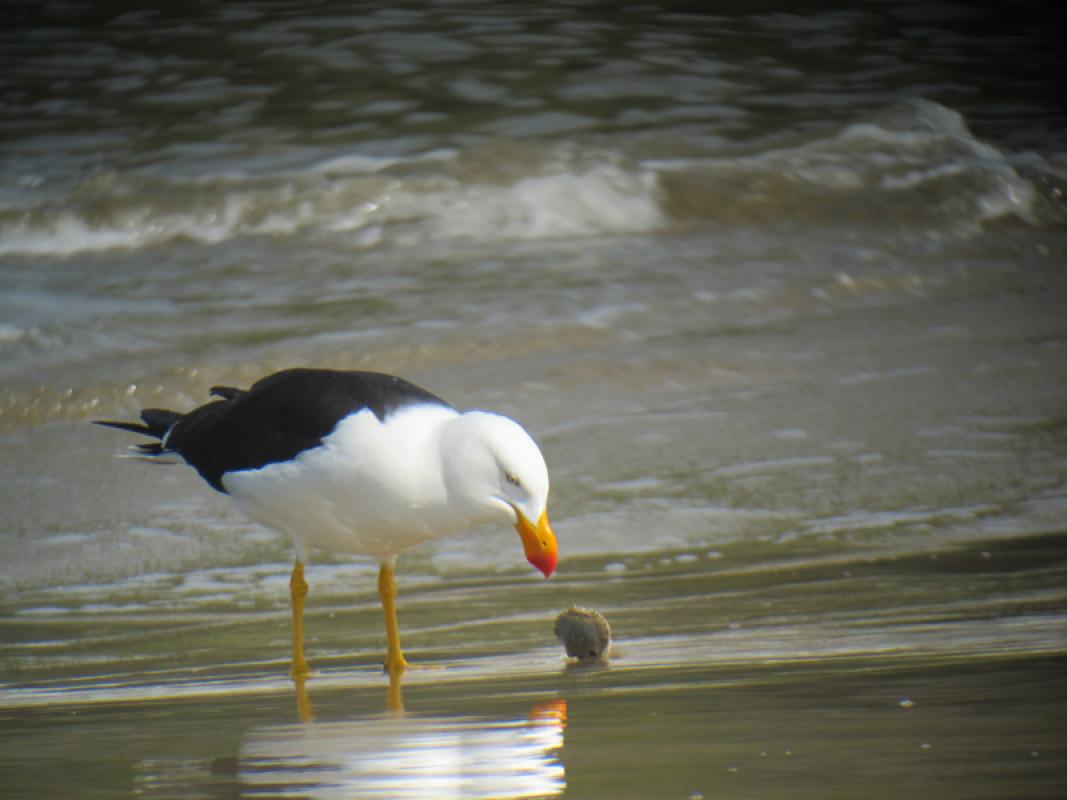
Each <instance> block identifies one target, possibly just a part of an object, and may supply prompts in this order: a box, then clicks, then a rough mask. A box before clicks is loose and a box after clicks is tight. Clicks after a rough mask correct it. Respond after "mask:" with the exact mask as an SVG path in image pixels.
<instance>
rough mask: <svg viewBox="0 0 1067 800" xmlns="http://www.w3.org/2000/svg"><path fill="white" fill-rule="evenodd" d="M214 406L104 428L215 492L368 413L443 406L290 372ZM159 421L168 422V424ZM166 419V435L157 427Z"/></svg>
mask: <svg viewBox="0 0 1067 800" xmlns="http://www.w3.org/2000/svg"><path fill="white" fill-rule="evenodd" d="M212 394H215V395H218V396H221V397H222V398H223V399H221V400H215V401H212V402H210V403H207V404H206V405H202V406H200V407H199V408H196V409H193V410H192V411H190V412H189V413H188V414H184V415H179V414H177V413H175V412H172V411H168V412H164V411H161V410H159V409H146V410H145V411H144V412H142V414H141V417H142V419H143V420H144V422H145V424H144V425H137V424H135V423H126V422H101V423H100V424H102V425H108V426H110V427H113V428H120V429H121V430H127V431H132V432H134V433H141V434H145V435H149V436H154V437H156V438H158V439H161V440H164V441H163V443H162V445H142V449H144V450H145V451H146V452H148V453H156V452H160V453H162V452H164V451H173V452H176V453H178V454H179V455H181V457H182V458H183V459H185V461H186V462H187V463H189V464H190V465H192V466H193V467H194V468H195V469H196V471H197V472H199V473H200V475H201V477H203V478H204V480H206V481H207V482H208V483H209V484H211V486H212V487H213V488H215V489H217V490H218V491H220V492H225V491H226V489H225V487H224V486H223V485H222V477H223V475H225V474H226V473H227V472H235V471H238V470H245V469H259V468H260V467H265V466H267V465H268V464H274V463H277V462H279V461H288V460H290V459H292V458H295V457H296V456H297V455H299V454H300V453H302V452H304V451H305V450H309V449H311V448H313V447H317V446H319V445H320V444H321V443H322V439H323V438H324V437H326V436H328V435H329V434H330V433H331V432H332V431H333V429H334V427H336V425H337V423H338V422H340V421H341V420H342V419H344V418H345V417H347V416H349V415H350V414H353V413H356V412H358V411H361V410H364V409H369V410H370V411H371V412H373V413H374V415H375V416H376V417H378V419H381V420H384V419H385V418H386V417H387V416H388V415H389V414H391V413H392V412H393V411H395V410H397V409H398V408H402V407H404V406H408V405H421V404H427V405H441V406H445V407H449V406H448V404H447V403H445V402H444V401H443V400H441V398H439V397H437V396H436V395H433V394H431V393H430V392H428V391H426V390H425V389H421V388H419V387H418V386H416V385H415V384H413V383H409V382H408V381H405V380H404V379H402V378H397V377H395V376H393V375H385V374H382V373H377V372H350V371H340V370H325V369H289V370H284V371H282V372H276V373H274V374H273V375H268V376H267V377H266V378H262V379H261V380H259V381H257V382H256V383H255V384H253V386H252V388H251V389H249V390H247V391H243V390H240V389H234V388H232V387H225V386H220V387H214V388H213V389H212ZM164 415H172V418H169V417H165V416H164ZM167 419H171V421H170V424H167V425H166V428H165V429H164V428H163V427H162V426H163V424H164V423H165V422H166V421H167Z"/></svg>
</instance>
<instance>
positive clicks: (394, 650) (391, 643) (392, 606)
mask: <svg viewBox="0 0 1067 800" xmlns="http://www.w3.org/2000/svg"><path fill="white" fill-rule="evenodd" d="M378 595H379V596H380V597H381V598H382V613H384V614H385V638H386V642H387V645H388V648H389V649H388V652H387V653H386V656H385V671H386V672H388V673H389V674H390V675H393V674H396V673H400V672H403V671H404V667H406V666H407V665H408V662H407V661H406V660H405V659H404V653H403V652H402V651H401V650H400V628H399V627H398V626H397V622H396V561H395V560H390V561H383V562H382V565H381V567H380V568H379V570H378Z"/></svg>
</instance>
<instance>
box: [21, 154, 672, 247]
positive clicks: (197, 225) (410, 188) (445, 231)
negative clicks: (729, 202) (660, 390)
mask: <svg viewBox="0 0 1067 800" xmlns="http://www.w3.org/2000/svg"><path fill="white" fill-rule="evenodd" d="M449 155H450V154H449V153H448V152H447V151H439V152H436V153H432V154H429V155H423V156H420V157H417V158H413V159H406V160H403V161H400V160H398V159H382V160H375V159H368V158H363V157H360V156H358V155H349V156H342V157H334V158H330V159H327V160H324V161H321V162H318V163H315V164H313V165H311V166H309V167H307V168H306V169H303V170H299V171H288V172H285V173H281V174H276V175H262V174H258V175H255V174H243V173H241V172H240V171H228V172H227V173H225V174H220V175H218V176H215V177H213V178H211V177H204V176H198V177H196V178H195V179H192V178H182V177H178V178H174V177H166V176H159V175H128V176H124V175H118V174H114V173H109V174H105V175H98V176H95V177H94V178H92V179H90V180H88V181H86V182H84V183H83V184H82V185H80V186H78V187H77V188H76V189H75V190H74V191H73V192H71V193H70V194H69V195H68V196H67V197H65V198H61V199H59V200H56V199H49V200H47V201H43V202H41V203H40V204H39V205H38V206H36V207H35V208H32V209H29V210H26V209H24V208H19V209H17V210H16V209H10V208H9V209H8V210H6V211H2V210H0V255H13V254H18V255H29V256H69V255H73V254H76V253H80V252H93V251H102V250H112V249H137V248H142V247H148V246H154V245H160V244H164V243H167V242H171V241H175V240H188V241H193V242H198V243H201V244H216V243H219V242H222V241H225V240H228V239H233V238H236V237H244V236H291V235H300V234H303V233H310V234H315V235H323V234H324V235H337V234H343V235H348V236H350V237H351V241H352V244H354V245H355V246H363V247H369V246H377V245H381V244H409V243H412V242H425V241H433V240H452V239H463V240H470V239H474V240H479V241H486V242H497V241H508V240H529V239H542V238H544V239H551V238H569V237H583V236H600V235H608V234H629V233H642V232H647V231H651V230H655V229H657V228H659V227H660V226H662V225H663V224H664V222H665V218H664V216H663V214H662V213H661V211H660V208H659V204H658V200H657V197H656V195H657V185H656V176H655V174H654V173H652V172H649V171H647V170H640V169H638V170H633V169H627V168H626V167H623V166H621V165H619V164H612V163H598V164H593V165H590V166H588V167H577V168H576V167H573V166H571V165H567V164H562V165H558V166H556V167H554V168H553V167H551V166H550V165H545V164H541V163H531V164H529V165H528V167H529V169H528V171H527V172H526V174H521V172H520V174H519V175H517V176H515V175H509V176H508V179H507V180H503V181H502V180H500V178H499V176H496V175H488V176H485V175H484V173H485V169H484V167H482V166H466V165H463V166H459V167H457V166H456V165H455V164H454V163H453V159H451V158H450V157H449ZM468 160H470V159H468ZM513 172H514V170H513Z"/></svg>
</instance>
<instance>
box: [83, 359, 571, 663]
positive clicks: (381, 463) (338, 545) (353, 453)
mask: <svg viewBox="0 0 1067 800" xmlns="http://www.w3.org/2000/svg"><path fill="white" fill-rule="evenodd" d="M210 395H211V396H213V397H215V398H217V399H215V400H212V401H211V402H208V403H206V404H205V405H202V406H200V407H198V408H195V409H193V410H192V411H189V412H187V413H184V414H183V413H180V412H177V411H169V410H165V409H158V408H146V409H143V410H142V411H141V414H140V418H141V421H140V422H120V421H113V420H94V422H96V423H97V424H99V425H105V426H108V427H111V428H118V429H120V430H124V431H128V432H132V433H136V434H141V435H144V436H148V437H151V438H152V439H154V440H155V441H153V442H150V443H143V444H138V445H136V446H135V452H136V454H137V456H138V457H141V458H146V459H149V460H172V461H173V460H175V459H174V457H175V456H178V457H180V458H181V459H182V460H184V461H185V462H186V463H187V464H189V465H190V466H192V467H193V468H194V469H195V470H196V471H197V472H198V473H199V474H200V477H202V478H203V479H204V480H205V481H206V482H207V483H208V485H209V486H211V488H213V489H215V490H216V491H218V492H222V493H223V494H227V495H229V496H230V497H231V498H232V499H233V500H234V502H235V503H236V504H237V506H238V507H239V508H240V509H241V510H242V511H243V512H244V513H245V514H247V515H248V516H249V517H251V518H252V519H253V520H255V521H256V522H259V523H261V524H263V525H265V526H266V527H268V528H271V529H273V530H276V531H279V532H281V533H283V534H287V535H288V536H290V537H291V538H292V540H293V543H294V544H295V546H296V563H295V564H294V566H293V571H292V575H291V578H290V581H289V590H290V598H291V601H292V612H293V661H292V675H293V676H294V677H298V678H304V677H306V676H307V675H308V674H309V672H310V670H309V668H308V663H307V660H306V659H305V657H304V645H303V617H304V599H305V597H306V596H307V593H308V584H307V581H306V580H305V578H304V561H305V560H306V559H307V557H308V552H309V550H311V549H319V550H323V551H327V552H331V553H348V554H354V555H361V556H370V557H373V558H375V559H376V560H377V561H378V564H379V571H378V593H379V596H380V597H381V603H382V611H383V613H384V616H385V630H386V642H387V654H386V657H385V664H384V666H385V670H386V671H387V672H388V673H389V674H390V675H399V674H400V673H401V672H403V670H404V668H405V667H406V666H407V660H406V659H405V658H404V653H403V651H402V650H401V647H400V632H399V627H398V625H397V616H396V559H397V556H399V555H400V554H401V553H404V552H406V551H407V550H410V549H411V548H413V547H415V546H416V545H419V544H421V543H423V542H427V541H430V540H432V539H439V538H442V537H446V536H453V535H456V534H460V533H463V532H464V531H466V530H469V529H470V528H473V527H475V526H477V525H482V524H486V523H494V522H507V523H510V524H512V525H514V526H515V529H516V530H517V531H518V534H519V539H520V540H521V542H522V546H523V550H524V552H525V555H526V559H527V560H528V561H529V562H530V563H531V564H532V565H533V566H535V567H536V568H537V569H539V570H540V571H541V572H542V573H544V575H545V577H546V578H547V577H549V576H551V575H552V573H553V571H554V570H555V568H556V559H557V546H556V537H555V535H554V534H553V532H552V527H551V525H550V524H549V521H548V513H547V510H546V509H547V503H548V489H549V481H548V469H547V467H546V466H545V460H544V457H543V456H542V455H541V451H540V450H539V449H538V447H537V445H536V444H535V443H534V440H533V439H532V438H531V437H530V435H529V434H528V433H527V432H526V431H525V430H523V428H522V427H521V426H520V425H519V424H518V423H517V422H515V421H514V420H512V419H510V418H508V417H505V416H502V415H500V414H495V413H491V412H487V411H478V410H473V411H465V412H460V411H458V410H456V409H455V408H453V407H452V406H450V405H449V404H448V403H446V402H445V401H444V400H442V399H440V398H439V397H437V396H436V395H433V394H431V393H430V392H428V391H426V390H425V389H422V388H420V387H418V386H416V385H415V384H413V383H410V382H408V381H406V380H404V379H403V378H398V377H396V376H394V375H386V374H384V373H378V372H361V371H342V370H330V369H308V368H297V369H287V370H283V371H281V372H276V373H274V374H272V375H268V376H267V377H265V378H262V379H261V380H259V381H256V383H254V384H253V385H252V387H251V388H250V389H247V390H246V389H237V388H234V387H231V386H215V387H213V388H212V389H211V392H210Z"/></svg>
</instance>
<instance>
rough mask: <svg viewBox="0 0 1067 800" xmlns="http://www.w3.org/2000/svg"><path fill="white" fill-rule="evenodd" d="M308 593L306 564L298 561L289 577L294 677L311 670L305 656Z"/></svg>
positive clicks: (303, 675) (299, 676)
mask: <svg viewBox="0 0 1067 800" xmlns="http://www.w3.org/2000/svg"><path fill="white" fill-rule="evenodd" d="M307 595H308V585H307V581H305V580H304V564H303V563H302V562H300V561H297V562H296V564H294V565H293V574H292V575H291V576H290V578H289V597H290V598H291V599H292V601H293V667H292V669H291V670H290V674H291V675H292V676H293V677H294V678H305V677H307V675H308V673H310V672H311V670H309V669H308V662H307V660H306V659H305V658H304V598H305V597H307Z"/></svg>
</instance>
